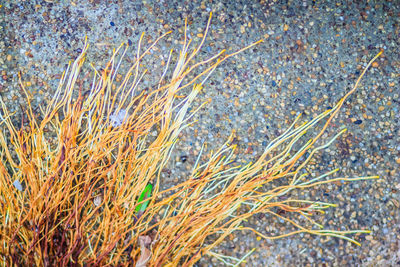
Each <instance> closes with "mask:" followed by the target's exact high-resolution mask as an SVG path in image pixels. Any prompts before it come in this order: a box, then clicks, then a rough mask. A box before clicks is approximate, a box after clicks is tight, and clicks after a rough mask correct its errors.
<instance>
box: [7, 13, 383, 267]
mask: <svg viewBox="0 0 400 267" xmlns="http://www.w3.org/2000/svg"><path fill="white" fill-rule="evenodd" d="M210 19H211V16H210ZM209 23H210V20H209V22H208V25H207V28H206V31H205V34H204V38H205V37H206V34H207V30H208V26H209ZM167 34H168V33H167ZM165 35H166V34H165ZM165 35H163V36H161V37H160V38H158V39H157V40H156V41H155V42H154V43H153V44H152V45H151V46H150V47H148V48H147V49H146V50H145V52H143V53H141V41H142V39H143V35H142V36H141V38H140V41H139V45H138V49H137V57H136V61H135V62H134V64H133V65H132V67H131V68H130V69H129V70H128V71H127V72H126V73H125V76H124V78H123V79H122V82H120V83H118V82H116V81H115V79H116V74H117V73H118V69H119V67H120V64H121V61H122V59H123V56H124V55H125V53H126V51H127V48H128V47H127V46H125V47H124V46H123V45H122V46H120V47H119V48H118V49H117V50H116V51H114V54H113V56H112V57H111V60H110V61H109V62H108V64H107V65H106V67H105V68H104V70H103V71H102V72H100V73H99V72H97V71H96V70H94V72H95V74H94V80H93V85H92V87H91V88H90V90H88V91H86V92H83V90H82V87H79V88H78V89H77V87H78V83H77V80H78V76H79V75H80V72H81V68H82V65H83V62H84V60H85V53H86V51H87V49H88V45H85V47H84V49H83V51H82V54H81V55H80V56H79V57H78V58H77V59H76V61H75V62H74V63H73V64H70V65H69V67H68V71H67V72H65V73H64V74H63V76H62V78H61V81H60V85H59V87H58V89H57V91H56V93H55V96H54V98H53V100H52V101H51V102H50V103H49V105H48V106H47V107H46V109H41V111H42V112H41V114H40V115H38V114H35V113H34V111H33V110H32V106H31V104H30V101H29V99H30V98H29V96H28V95H29V94H28V93H27V92H26V91H25V88H23V90H24V91H25V92H26V94H27V96H28V97H27V100H28V109H27V113H26V117H27V123H28V124H27V125H24V124H22V126H21V127H20V128H19V129H17V128H16V126H15V125H14V124H13V122H12V121H11V115H12V114H10V113H9V112H8V111H7V109H6V107H5V104H4V103H3V102H1V105H2V109H3V114H2V115H1V117H0V119H1V124H2V125H3V126H5V129H4V131H3V132H0V147H1V160H0V183H1V184H0V201H1V207H0V209H1V215H0V216H1V219H0V220H1V226H0V231H1V239H0V241H1V249H0V253H1V255H0V261H2V262H3V264H5V265H7V264H11V263H13V264H18V265H26V264H35V265H38V266H53V265H70V264H77V265H83V264H87V265H111V266H114V265H119V264H122V265H132V264H133V263H134V262H137V261H139V263H138V266H145V265H146V264H147V265H148V266H164V265H166V266H176V265H182V266H190V265H193V264H194V263H195V262H196V261H198V260H199V259H200V257H201V256H202V255H206V254H207V255H211V256H215V257H217V258H219V259H221V260H222V261H224V262H225V263H226V264H230V263H232V262H233V263H239V262H241V261H242V260H240V259H235V258H232V257H227V258H225V257H224V256H222V255H218V254H217V253H214V252H212V249H213V248H215V247H216V246H217V245H218V244H219V243H220V242H221V241H222V240H223V239H224V238H226V237H227V236H228V235H230V234H231V233H233V232H234V231H237V230H250V231H253V232H254V233H256V234H257V235H259V236H261V237H263V238H267V239H276V238H281V237H286V236H289V235H292V234H296V233H301V232H305V233H311V234H316V235H323V236H334V237H340V238H344V239H347V240H349V241H351V242H353V243H355V244H358V242H357V241H355V240H354V239H352V238H351V237H348V236H347V235H348V234H356V233H366V232H368V231H364V230H358V231H357V230H356V231H333V230H325V229H323V228H322V226H321V225H320V224H318V223H317V222H316V221H314V220H313V219H312V216H313V214H314V213H318V212H319V213H321V212H323V209H325V208H328V207H331V206H334V205H333V204H330V203H324V202H318V201H307V200H295V199H287V200H280V198H279V197H280V196H283V195H286V194H288V193H289V192H290V191H292V190H294V189H307V188H309V187H312V186H316V185H319V184H324V183H330V182H333V181H337V180H341V181H354V180H361V179H375V178H377V177H376V176H372V177H357V178H332V179H325V180H324V178H325V177H327V176H328V175H331V174H333V173H334V172H336V171H337V170H334V171H331V172H329V173H327V174H324V175H321V176H319V177H317V178H309V177H307V176H306V174H302V169H303V168H304V167H305V166H306V164H307V163H308V162H309V161H310V159H311V158H312V157H313V155H314V154H315V153H316V152H318V151H319V150H322V149H324V148H325V147H326V146H327V145H329V144H330V143H332V142H333V141H334V140H335V139H336V138H337V137H338V136H339V135H340V134H341V133H343V132H344V130H343V131H341V132H340V133H339V134H338V135H336V136H334V137H333V138H332V139H331V140H330V141H329V142H328V143H327V144H326V145H322V146H319V147H315V146H314V144H315V142H316V141H317V140H318V139H319V138H320V137H321V135H322V134H323V133H324V132H325V130H326V128H327V127H328V125H329V123H330V121H331V120H332V118H333V117H334V116H335V114H336V113H337V112H338V111H339V110H340V108H341V106H342V104H343V102H344V101H345V100H346V98H347V97H348V96H349V95H350V94H351V93H353V92H354V90H355V89H356V87H357V86H358V83H359V81H360V79H361V78H362V76H363V75H364V74H365V71H366V70H367V69H368V67H369V66H370V65H371V63H372V62H373V61H374V60H375V59H376V58H378V57H379V55H380V54H381V53H379V54H378V55H377V56H376V57H375V58H374V59H373V60H371V62H370V63H369V64H368V66H367V68H366V69H365V70H364V72H363V73H362V74H361V76H360V78H359V79H358V81H357V83H356V85H355V87H354V89H352V90H351V91H350V92H349V93H348V94H346V96H344V97H343V98H342V99H341V100H340V101H339V102H338V104H336V105H335V106H334V107H333V108H332V109H329V110H327V111H325V112H323V113H322V114H320V115H319V116H317V117H316V118H314V119H313V120H311V121H309V122H304V123H303V124H298V121H299V117H298V118H296V120H295V122H294V123H293V125H291V126H290V127H289V128H288V130H287V131H286V132H285V133H283V134H282V135H281V136H279V137H278V138H277V139H275V140H274V141H272V142H271V143H270V144H269V145H268V146H267V147H266V148H265V150H264V153H263V154H262V155H261V156H260V157H259V158H258V159H257V160H256V161H255V162H254V163H249V164H247V165H245V166H236V165H234V164H232V156H233V150H234V149H235V148H234V146H231V145H230V144H229V142H230V140H229V141H228V142H227V143H226V144H224V146H223V147H222V148H221V149H219V150H218V151H216V152H215V153H212V154H211V155H210V156H209V161H208V162H207V163H204V164H200V163H199V162H196V165H195V166H194V168H193V172H192V174H191V175H189V176H188V178H187V180H186V181H182V183H180V184H178V185H176V186H174V187H172V188H169V189H166V190H164V191H160V183H162V181H160V175H161V171H162V169H163V167H164V166H165V164H166V163H167V161H168V159H169V156H170V154H171V151H172V149H173V147H174V144H175V143H176V142H177V137H178V134H179V133H180V132H181V130H182V129H183V128H184V127H186V126H187V125H188V124H189V123H190V118H191V117H192V116H193V114H194V112H191V113H190V115H187V114H188V113H189V112H188V108H189V106H190V105H191V103H192V102H193V100H194V99H195V97H196V95H197V94H198V92H199V91H200V90H201V88H202V85H203V83H204V81H205V80H206V79H207V77H208V75H210V74H211V73H212V71H214V69H215V68H216V67H217V66H218V65H219V64H221V63H222V62H223V61H225V60H226V59H228V58H229V57H231V56H234V55H236V54H237V53H240V52H241V51H243V50H245V49H248V48H250V47H252V46H254V45H256V44H257V43H258V42H257V43H254V44H252V45H250V46H248V47H246V48H243V49H241V50H239V51H238V52H235V53H233V54H229V55H224V52H225V51H221V52H220V53H218V54H217V55H215V56H214V57H212V58H210V59H208V60H204V61H200V62H198V63H193V62H194V57H195V56H196V54H198V52H199V51H200V48H201V46H202V45H203V43H204V38H203V40H202V41H201V43H200V45H199V46H198V47H197V48H196V49H193V50H192V51H190V52H189V45H190V41H188V40H187V37H186V34H185V39H184V44H183V47H182V50H181V52H180V54H179V57H178V59H177V63H176V67H175V69H174V71H173V73H172V74H171V75H170V77H169V78H167V75H166V73H167V69H168V68H169V65H170V59H171V54H172V51H171V54H170V56H169V59H168V62H167V65H166V71H165V72H164V74H163V75H162V77H161V78H160V80H159V83H158V84H157V86H156V88H153V89H152V90H151V91H149V92H147V93H145V92H143V91H142V93H139V94H137V93H135V91H139V89H140V88H141V80H142V78H143V75H144V74H145V73H146V71H141V68H140V63H141V62H142V61H143V57H144V56H145V55H147V54H149V51H150V50H151V49H152V48H153V47H154V46H155V45H156V44H157V43H158V41H159V40H160V39H161V38H163V37H164V36H165ZM120 51H122V56H121V57H120V58H119V59H118V55H119V54H120ZM200 66H203V67H204V69H205V70H204V71H202V72H200V74H197V75H193V73H194V71H195V70H197V69H198V68H199V67H200ZM189 77H191V78H189ZM21 86H22V83H21ZM190 86H192V90H191V91H190V92H189V93H188V94H187V95H186V96H184V97H183V98H182V96H180V95H179V94H181V91H182V89H184V88H188V87H190ZM76 91H78V92H79V95H78V97H77V98H76V99H75V98H74V92H76ZM178 93H179V94H178ZM201 106H202V105H201ZM39 116H41V119H39ZM324 119H325V122H323V124H322V128H321V129H320V130H319V131H318V132H317V134H316V136H315V137H314V138H313V139H311V140H309V141H308V142H305V144H304V145H303V146H302V147H301V148H300V149H298V150H297V151H296V150H294V148H293V147H294V146H295V144H297V143H299V142H300V140H301V138H302V137H303V136H304V134H305V133H306V132H307V131H309V130H312V129H315V126H316V125H317V123H321V122H322V121H323V120H324ZM155 130H156V131H157V135H156V136H155V137H154V138H153V139H152V138H151V137H150V132H153V131H155ZM48 132H52V133H54V134H56V137H49V135H48ZM306 152H309V154H308V156H307V157H305V156H304V155H305V153H306ZM200 156H201V155H199V158H200ZM277 180H279V181H281V185H279V186H271V185H272V184H273V182H274V181H277ZM15 181H16V182H15ZM18 183H20V184H21V186H22V187H23V188H22V190H18V189H21V188H18V187H19V185H18ZM148 183H153V184H154V190H153V193H152V197H151V198H149V199H147V200H150V203H149V205H148V207H147V209H146V210H145V211H144V212H143V213H142V212H140V213H136V212H135V209H136V208H137V207H138V206H139V205H140V204H141V203H138V201H137V200H138V198H139V195H140V194H141V192H143V190H144V189H145V187H146V185H147V184H148ZM276 208H279V209H280V210H284V211H285V212H287V213H288V215H283V214H281V213H278V212H276ZM258 213H265V214H270V215H272V216H275V217H278V218H280V219H283V220H285V221H286V222H289V223H291V224H292V225H293V226H294V227H295V228H296V229H297V230H294V231H293V232H289V233H282V234H281V235H279V236H267V235H266V234H263V233H260V232H258V231H256V230H255V229H252V228H249V227H243V226H241V225H242V223H243V222H244V221H246V220H247V219H249V218H250V217H252V216H253V215H255V214H258ZM292 213H295V214H300V215H302V216H303V217H304V218H305V219H306V220H308V222H309V223H310V225H311V226H309V227H305V226H302V225H301V224H300V222H298V221H296V220H295V217H291V216H289V215H290V214H292ZM315 226H316V227H317V228H319V230H316V229H315ZM208 237H213V238H212V239H210V240H212V241H211V242H210V241H209V240H208V239H207V238H208ZM149 238H150V240H152V242H151V243H150V242H149ZM140 240H141V241H140ZM143 240H147V241H146V242H143ZM139 243H140V244H139ZM149 251H150V253H151V257H150V258H149V257H147V255H148V253H149ZM228 258H229V259H228Z"/></svg>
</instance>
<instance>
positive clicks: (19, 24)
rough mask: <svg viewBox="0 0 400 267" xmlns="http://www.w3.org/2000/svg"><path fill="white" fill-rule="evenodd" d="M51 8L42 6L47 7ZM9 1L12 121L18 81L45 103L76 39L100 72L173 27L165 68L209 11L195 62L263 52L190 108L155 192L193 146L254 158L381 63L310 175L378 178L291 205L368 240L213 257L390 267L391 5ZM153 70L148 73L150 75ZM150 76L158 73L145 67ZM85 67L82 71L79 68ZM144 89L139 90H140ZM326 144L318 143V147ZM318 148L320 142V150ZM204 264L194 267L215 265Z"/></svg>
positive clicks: (219, 74)
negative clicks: (318, 204)
mask: <svg viewBox="0 0 400 267" xmlns="http://www.w3.org/2000/svg"><path fill="white" fill-rule="evenodd" d="M52 2H53V3H52ZM226 2H227V3H222V2H215V1H154V2H152V1H141V2H140V1H127V0H126V1H125V0H122V1H99V0H92V1H76V0H71V1H50V0H49V1H20V0H11V1H7V2H3V3H2V4H1V5H0V6H1V7H0V27H1V29H0V35H1V36H0V37H1V38H0V96H1V97H2V99H3V100H4V101H5V102H6V103H7V106H8V107H9V109H10V110H11V111H17V112H19V105H17V104H18V103H20V104H22V105H24V104H25V100H24V99H25V98H24V96H23V95H22V93H23V92H22V91H21V89H20V87H19V86H18V84H17V74H18V72H19V71H20V72H21V74H22V77H23V83H24V84H25V85H26V86H27V88H28V89H29V92H30V93H32V94H33V96H34V103H36V105H39V104H41V103H46V101H47V100H48V99H50V98H51V96H52V93H53V92H54V91H55V89H56V87H57V81H58V80H57V79H58V78H59V77H60V74H61V73H62V71H63V70H64V69H65V66H66V65H65V64H66V63H67V62H68V61H69V60H73V59H74V58H75V57H76V56H77V55H78V54H79V53H80V48H81V47H83V42H84V37H85V36H87V37H88V40H89V43H90V45H91V48H90V49H89V54H88V58H87V62H88V63H92V64H94V66H96V67H101V66H102V65H101V64H102V63H104V62H105V61H106V60H107V59H108V57H109V56H110V54H111V53H112V49H113V48H116V47H118V46H119V45H120V43H122V42H129V43H130V44H132V46H133V49H132V50H131V51H130V52H128V56H132V57H133V56H134V53H135V47H136V43H137V41H138V40H139V37H140V34H141V33H142V32H143V31H145V32H146V36H148V38H149V39H146V38H147V37H146V38H145V41H146V42H148V41H150V40H155V38H156V37H158V36H159V35H160V34H162V33H164V32H166V31H169V30H173V33H172V34H171V35H170V36H169V37H167V38H166V39H165V41H162V43H161V47H160V50H158V51H154V53H157V55H158V54H159V55H160V60H163V59H164V60H165V59H166V58H167V56H168V51H169V49H171V48H173V49H177V48H178V47H179V40H180V37H181V36H182V32H183V29H184V18H185V17H187V18H188V20H189V30H188V34H189V35H190V36H191V37H192V38H193V39H194V42H195V43H196V42H197V43H198V42H199V40H200V37H201V33H202V31H203V29H204V27H205V25H206V21H207V19H208V16H209V12H210V11H213V20H212V25H211V29H210V35H209V37H208V39H207V41H206V43H205V46H204V49H203V50H204V51H203V52H202V53H201V57H203V58H205V57H207V56H209V55H212V54H215V53H216V52H217V51H220V50H221V49H227V50H228V51H234V50H237V49H239V48H241V47H243V46H245V45H248V44H250V43H251V42H254V41H257V40H259V39H261V38H263V39H264V40H265V41H264V42H263V43H262V44H260V45H258V46H257V47H255V48H253V49H251V50H249V51H246V52H244V53H242V54H240V55H238V56H236V57H235V58H234V59H232V60H229V62H226V63H224V64H223V65H222V66H220V67H219V68H218V69H217V70H216V71H215V72H214V73H213V75H212V77H211V78H210V79H209V81H208V83H207V84H206V87H205V88H204V90H203V92H202V93H201V95H200V96H199V98H198V100H197V102H196V103H195V104H197V105H198V104H200V103H202V102H204V101H205V100H208V99H211V100H212V101H211V103H209V104H208V106H207V108H203V109H202V110H201V111H200V112H199V113H198V114H197V115H196V118H195V119H198V120H199V121H198V123H196V124H194V125H193V126H191V127H189V128H187V129H186V130H185V131H184V132H183V134H182V136H181V139H180V142H179V144H178V145H177V149H176V151H175V154H174V156H173V157H172V160H171V162H170V164H169V166H168V168H169V169H170V171H169V172H166V173H168V175H167V174H166V175H165V177H164V181H165V182H164V183H165V184H164V186H168V185H170V184H173V183H176V182H178V181H180V180H182V179H185V175H187V170H189V169H190V168H191V166H192V164H193V163H194V161H195V159H196V155H197V153H198V151H199V150H200V147H201V144H202V143H203V142H206V143H208V151H210V150H211V149H213V148H214V149H215V148H217V147H219V146H220V145H222V144H223V143H224V142H225V140H226V139H227V138H228V136H229V135H230V133H231V131H232V130H236V139H235V142H236V143H237V144H238V147H239V149H238V157H239V159H240V160H242V161H249V160H254V159H255V158H256V157H257V155H260V153H261V151H262V150H263V147H265V146H266V145H267V144H268V142H269V141H270V140H272V139H273V138H274V137H275V136H277V135H278V134H279V133H282V131H283V130H284V129H285V127H286V126H287V125H288V124H289V123H290V122H291V121H293V119H294V118H295V116H296V115H297V114H298V113H304V114H305V116H304V117H305V118H311V117H313V116H315V115H316V114H318V113H320V112H322V111H323V110H325V109H326V108H328V107H330V106H332V105H333V104H334V103H336V102H337V101H338V100H339V99H340V98H341V97H342V96H343V95H344V94H345V93H346V92H347V91H349V90H350V88H352V86H353V85H354V84H355V81H356V79H357V77H358V76H359V74H360V72H361V71H362V69H363V67H365V65H366V64H367V62H368V61H369V60H370V59H371V58H372V57H373V56H374V55H376V54H377V53H378V52H379V50H380V49H384V50H385V53H384V56H383V57H381V58H380V59H379V60H378V61H377V62H376V64H374V66H373V68H371V70H370V71H368V73H367V75H366V76H365V77H364V79H363V80H362V82H361V84H360V87H359V89H358V90H357V92H356V93H355V94H354V95H353V96H351V97H350V98H349V100H348V101H347V102H346V104H345V105H344V107H343V109H342V111H341V113H340V115H339V116H338V117H337V119H336V120H335V121H334V123H333V125H332V127H331V128H330V130H329V135H332V134H333V133H336V132H338V130H339V129H341V127H346V128H348V132H347V133H346V134H344V135H343V136H342V137H341V138H340V140H338V141H336V142H335V143H334V144H333V145H332V146H331V147H330V148H329V150H326V151H325V152H324V153H323V154H321V155H319V156H318V157H317V160H318V161H319V163H318V164H317V165H311V166H310V168H309V171H310V172H311V173H319V172H322V171H327V170H329V169H334V168H336V167H340V168H341V172H340V174H339V175H343V176H350V177H352V176H353V177H354V176H360V175H379V176H380V179H379V180H378V181H375V182H373V181H364V182H357V183H351V184H347V185H344V184H331V185H325V186H320V187H318V188H313V189H310V190H309V191H305V192H300V193H299V194H298V196H299V197H301V198H307V199H315V200H322V201H327V202H334V203H337V204H338V205H339V207H338V208H335V209H330V210H328V211H327V214H326V216H325V217H324V218H323V219H321V222H322V224H323V225H326V227H327V228H331V229H360V228H362V229H371V230H373V232H372V233H371V234H369V235H362V236H360V237H358V238H357V239H358V240H360V241H361V242H362V246H361V247H357V246H354V245H353V244H351V243H349V242H345V241H343V240H339V239H332V238H323V237H315V236H310V235H307V234H304V235H295V236H292V237H290V238H285V239H281V240H274V241H268V240H259V239H257V238H256V236H255V235H253V234H252V233H249V232H244V233H236V234H235V235H233V236H231V237H230V238H228V239H227V240H226V241H224V242H223V243H222V244H221V245H220V246H219V247H218V248H217V249H216V251H218V252H221V253H224V254H226V255H234V256H237V257H242V256H243V255H245V254H246V253H247V252H248V251H249V250H250V249H251V248H253V247H256V248H257V250H256V251H255V252H254V253H253V254H252V255H251V256H250V257H249V258H248V260H247V264H246V265H247V266H267V265H268V266H294V265H295V266H339V265H341V266H359V265H362V266H374V265H376V266H398V265H400V252H399V251H400V244H399V240H400V225H399V221H400V219H399V218H400V216H399V210H400V205H399V202H400V177H399V172H398V170H399V165H400V146H399V143H400V142H399V141H400V134H399V129H400V123H399V121H400V116H399V114H400V112H399V109H400V101H399V94H400V90H399V81H400V79H399V76H400V75H399V68H400V59H399V53H398V51H399V50H398V48H399V43H400V34H399V31H400V27H399V17H400V4H399V2H398V1H337V2H335V1H226ZM152 63H153V65H151V64H152ZM148 64H149V65H148V66H155V69H154V70H153V71H154V73H157V71H159V69H158V68H157V65H158V63H156V62H151V61H150V62H148ZM87 69H88V70H89V68H87ZM147 82H148V83H149V84H150V83H151V81H147ZM327 137H328V136H327ZM325 140H326V139H325ZM248 224H249V225H252V226H253V227H255V228H256V229H259V230H261V231H268V232H272V233H274V232H276V231H285V229H286V227H287V226H286V225H285V224H282V223H281V222H279V220H276V219H274V218H270V217H268V216H259V217H254V218H253V219H252V220H251V221H249V222H248ZM220 264H221V263H220V262H218V261H217V260H216V259H209V258H204V259H202V260H201V262H200V263H199V265H204V266H209V265H211V266H219V265H220Z"/></svg>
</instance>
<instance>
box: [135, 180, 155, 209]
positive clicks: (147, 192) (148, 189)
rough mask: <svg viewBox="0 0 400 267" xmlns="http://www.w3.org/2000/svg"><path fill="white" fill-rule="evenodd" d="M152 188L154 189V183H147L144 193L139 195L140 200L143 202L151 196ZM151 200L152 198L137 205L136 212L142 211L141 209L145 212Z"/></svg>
mask: <svg viewBox="0 0 400 267" xmlns="http://www.w3.org/2000/svg"><path fill="white" fill-rule="evenodd" d="M152 189H153V185H152V184H148V185H146V187H145V188H144V190H143V192H142V194H140V197H139V199H138V202H139V203H140V202H142V201H143V200H145V199H147V198H149V197H151V191H152ZM149 202H150V200H147V201H145V202H143V203H141V204H140V205H138V206H137V207H136V209H135V212H136V213H138V212H140V211H141V212H144V211H145V210H146V208H147V206H148V205H149Z"/></svg>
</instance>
